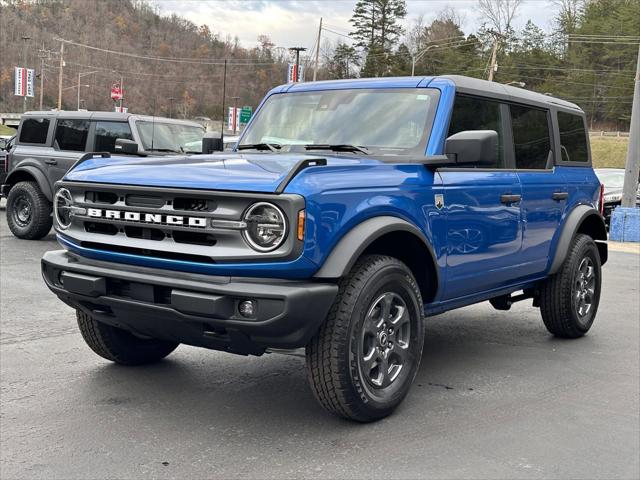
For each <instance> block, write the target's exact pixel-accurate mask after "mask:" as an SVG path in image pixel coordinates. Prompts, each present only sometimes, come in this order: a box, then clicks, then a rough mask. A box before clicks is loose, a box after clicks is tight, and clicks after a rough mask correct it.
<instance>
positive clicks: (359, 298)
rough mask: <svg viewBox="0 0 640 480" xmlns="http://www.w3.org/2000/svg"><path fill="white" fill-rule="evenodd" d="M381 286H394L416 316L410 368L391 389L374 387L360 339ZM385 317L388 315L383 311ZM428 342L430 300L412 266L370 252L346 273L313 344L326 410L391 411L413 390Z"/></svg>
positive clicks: (312, 362)
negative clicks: (426, 309)
mask: <svg viewBox="0 0 640 480" xmlns="http://www.w3.org/2000/svg"><path fill="white" fill-rule="evenodd" d="M381 292H393V293H392V295H395V296H396V297H399V298H401V301H403V302H404V304H405V306H406V311H407V312H408V313H409V316H410V320H409V324H410V330H409V332H410V333H409V336H410V341H409V343H408V349H407V352H408V354H407V360H406V367H405V365H404V364H403V367H402V368H406V370H405V371H404V372H403V371H402V370H401V373H400V374H399V375H398V376H397V377H396V379H395V380H394V381H393V383H391V385H390V386H387V389H391V387H393V389H392V390H389V391H387V392H386V393H384V391H376V390H375V388H372V386H371V385H370V383H369V380H368V378H367V377H366V375H365V373H363V372H364V371H365V370H362V369H361V368H364V367H361V364H360V363H359V360H358V359H359V358H360V357H359V356H358V355H359V354H358V345H359V342H361V340H360V339H361V338H364V337H361V335H365V334H364V333H363V329H364V328H365V324H364V322H365V320H367V318H370V315H369V314H370V312H371V310H370V309H371V308H373V307H372V305H374V304H375V302H376V298H382V297H379V296H380V295H381ZM385 295H386V293H382V296H383V297H384V296H385ZM381 308H382V307H381ZM397 311H398V310H396V312H397ZM380 312H382V310H380ZM380 317H381V318H383V317H382V314H381V315H380ZM406 321H407V320H405V322H406ZM399 338H400V337H396V340H398V339H399ZM398 343H399V341H397V342H396V345H395V346H396V347H397V344H398ZM360 344H361V343H360ZM423 344H424V306H423V303H422V297H421V295H420V289H419V288H418V285H417V283H416V281H415V279H414V277H413V275H412V273H411V271H410V270H409V268H407V266H406V265H405V264H404V263H402V262H401V261H399V260H397V259H395V258H392V257H389V256H383V255H366V256H364V257H362V258H361V259H359V260H358V261H357V262H356V264H355V265H354V267H353V268H352V269H351V272H350V273H349V274H348V275H347V276H346V277H344V278H342V279H341V281H340V284H339V291H338V295H337V297H336V300H335V301H334V304H333V306H332V308H331V310H330V311H329V314H328V316H327V319H326V321H325V322H324V324H323V325H322V326H321V328H320V330H319V331H318V333H317V334H316V335H315V336H314V337H313V339H312V340H311V341H310V343H309V344H308V345H307V348H306V361H307V375H308V380H309V384H310V386H311V390H312V391H313V394H314V395H315V397H316V399H317V400H318V402H319V403H320V404H321V405H322V406H323V407H324V408H325V409H326V410H328V411H329V412H331V413H334V414H336V415H338V416H341V417H344V418H347V419H350V420H355V421H359V422H370V421H374V420H378V419H380V418H383V417H386V416H387V415H389V414H391V413H392V412H393V410H394V409H395V408H396V407H397V406H398V405H399V404H400V403H401V402H402V400H403V399H404V397H405V396H406V395H407V393H408V392H409V389H410V387H411V383H412V382H413V379H414V378H415V375H416V373H417V371H418V367H419V365H420V359H421V356H422V348H423ZM395 382H398V383H395Z"/></svg>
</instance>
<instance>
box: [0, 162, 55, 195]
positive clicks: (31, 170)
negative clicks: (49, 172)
mask: <svg viewBox="0 0 640 480" xmlns="http://www.w3.org/2000/svg"><path fill="white" fill-rule="evenodd" d="M21 172H22V173H26V174H28V175H30V176H32V177H33V178H34V179H35V181H36V183H37V184H38V187H40V190H41V191H42V193H43V194H44V196H45V197H47V200H49V201H50V202H51V201H52V200H53V192H52V191H51V186H50V185H49V181H48V180H47V177H46V176H45V174H44V173H42V171H41V170H40V169H38V168H37V167H34V166H32V165H22V166H20V167H18V168H16V169H15V170H13V171H12V172H11V173H10V174H9V176H8V177H7V180H6V181H5V182H6V183H7V184H11V185H13V184H15V183H17V182H18V181H20V180H14V179H16V177H18V176H19V174H20V173H21Z"/></svg>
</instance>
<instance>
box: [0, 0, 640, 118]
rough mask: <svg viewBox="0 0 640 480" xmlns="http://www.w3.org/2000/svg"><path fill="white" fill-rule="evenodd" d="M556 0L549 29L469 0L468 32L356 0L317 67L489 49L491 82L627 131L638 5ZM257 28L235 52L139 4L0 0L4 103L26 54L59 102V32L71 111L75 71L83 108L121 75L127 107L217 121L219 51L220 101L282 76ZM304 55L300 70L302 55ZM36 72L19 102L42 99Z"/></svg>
mask: <svg viewBox="0 0 640 480" xmlns="http://www.w3.org/2000/svg"><path fill="white" fill-rule="evenodd" d="M552 1H553V3H554V4H555V6H556V7H557V11H558V14H557V16H556V18H555V22H554V25H553V29H552V30H551V31H544V30H542V29H541V28H540V27H539V26H537V25H535V24H534V23H533V22H531V21H528V22H526V23H525V26H524V27H523V28H522V29H519V30H516V29H515V28H514V26H513V19H514V18H516V17H517V16H518V15H519V8H520V7H521V4H522V0H478V11H479V12H481V16H482V23H481V24H480V25H479V26H478V27H477V28H475V29H474V31H473V32H465V31H464V30H463V27H462V25H463V24H464V22H463V18H461V17H460V15H459V13H458V12H457V11H456V10H455V3H453V4H452V5H453V7H450V8H447V9H445V10H443V11H441V12H439V14H438V15H437V16H436V18H435V19H434V20H432V21H431V22H430V23H425V22H424V20H423V18H417V19H415V18H412V19H411V20H408V17H407V5H406V2H405V1H404V0H357V1H354V11H353V16H352V18H351V22H350V25H351V28H350V31H348V32H347V31H345V32H344V34H343V35H342V36H341V37H339V38H340V39H339V41H337V42H335V41H333V40H335V38H336V37H335V36H333V37H331V38H328V37H327V36H325V37H324V38H325V40H324V41H323V43H322V44H321V45H322V48H321V51H322V58H321V60H322V61H321V64H320V68H319V70H318V72H317V77H318V79H319V80H322V79H336V78H353V77H369V76H392V75H410V74H411V71H412V67H413V66H415V74H416V75H437V74H446V73H449V74H463V75H469V76H474V77H479V78H487V77H488V74H489V66H490V61H491V56H492V51H493V49H494V47H495V50H496V60H497V62H496V63H497V69H496V70H495V71H494V81H497V82H501V83H510V82H514V83H516V84H522V83H523V84H524V88H527V89H530V90H534V91H538V92H542V93H550V94H552V95H555V96H559V97H562V98H566V99H568V100H571V101H574V102H575V103H577V104H579V105H580V106H581V107H582V108H583V109H584V110H585V111H586V112H587V116H588V119H589V122H590V124H591V126H592V127H593V128H595V129H612V130H628V128H629V121H630V112H631V99H632V95H633V79H634V72H635V62H636V58H637V54H638V43H639V42H640V1H638V0H552ZM310 28H311V26H310ZM313 28H316V27H315V26H313ZM267 34H268V32H265V34H263V35H261V36H260V37H259V38H258V39H256V40H257V41H256V45H255V46H254V47H252V48H245V47H243V46H241V45H239V43H238V41H237V39H232V38H224V39H223V38H220V36H219V34H217V33H216V32H214V31H212V30H211V29H210V28H209V27H208V26H206V25H196V24H194V23H192V22H190V21H188V20H186V19H184V18H182V17H180V16H177V15H171V16H163V15H161V14H160V13H159V11H158V10H157V9H156V8H154V7H153V6H151V5H150V4H149V3H147V1H145V0H105V1H95V2H93V1H91V2H90V1H87V0H0V52H1V58H2V62H1V63H0V110H1V111H22V100H21V98H19V97H15V96H14V95H13V68H14V66H15V65H18V64H22V63H23V62H22V61H21V58H22V56H23V54H24V52H26V55H27V64H28V66H29V67H30V68H36V71H37V72H38V74H39V73H40V65H41V62H42V63H43V65H44V72H43V73H44V98H43V105H44V108H54V107H55V106H56V102H57V94H58V75H59V71H60V70H59V69H60V53H59V52H60V45H61V42H60V41H59V39H64V40H67V41H68V42H70V43H65V47H64V48H65V50H64V63H65V65H64V68H63V83H64V91H63V108H67V109H75V108H76V107H77V102H78V95H77V93H78V89H77V84H78V74H82V78H81V81H80V84H81V85H85V84H86V85H90V86H89V87H81V95H80V97H81V98H80V99H81V105H80V106H81V107H82V108H87V109H93V110H111V109H112V108H113V102H112V101H111V100H110V98H109V90H110V88H111V85H112V84H113V83H115V82H118V81H120V79H121V78H122V80H123V82H124V89H125V102H124V103H125V106H127V107H129V108H130V111H134V112H139V113H148V114H150V113H154V112H155V113H156V114H158V115H169V114H172V115H173V116H178V117H184V118H193V117H196V116H208V117H211V118H220V115H221V103H222V82H223V72H224V68H225V66H224V64H225V60H226V63H227V95H226V103H227V105H228V104H229V103H230V102H231V100H230V99H231V98H233V97H239V103H240V104H242V105H252V106H254V107H255V106H257V104H258V102H259V101H260V99H261V98H262V96H263V95H264V94H265V93H266V92H267V91H268V90H269V89H270V88H272V87H273V86H275V85H278V84H281V83H284V82H285V81H286V72H287V63H288V62H289V61H291V54H290V52H288V51H287V50H286V49H284V48H279V47H276V46H275V45H274V44H273V43H272V42H271V40H270V38H269V36H268V35H267ZM345 36H346V37H348V38H345ZM23 37H29V38H28V40H23ZM25 47H26V48H25ZM89 47H91V48H89ZM308 53H310V52H308ZM413 59H415V65H414V62H413ZM304 62H305V63H306V66H307V79H310V77H311V66H312V62H309V57H305V58H304ZM89 72H93V73H90V74H89ZM84 74H87V75H84ZM39 82H40V78H38V79H37V81H36V92H37V94H36V98H35V99H30V100H29V104H28V108H29V109H35V108H37V107H38V95H39Z"/></svg>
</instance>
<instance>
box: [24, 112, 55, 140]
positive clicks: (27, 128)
mask: <svg viewBox="0 0 640 480" xmlns="http://www.w3.org/2000/svg"><path fill="white" fill-rule="evenodd" d="M49 123H50V122H49V119H48V118H27V119H26V120H24V121H23V122H22V128H21V130H20V143H36V144H45V143H46V142H47V132H48V131H49Z"/></svg>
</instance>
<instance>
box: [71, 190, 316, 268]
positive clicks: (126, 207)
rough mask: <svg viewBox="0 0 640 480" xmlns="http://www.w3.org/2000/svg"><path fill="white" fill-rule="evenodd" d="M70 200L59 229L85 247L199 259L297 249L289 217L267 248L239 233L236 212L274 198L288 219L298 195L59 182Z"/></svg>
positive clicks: (264, 257) (299, 205)
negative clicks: (68, 217) (65, 223)
mask: <svg viewBox="0 0 640 480" xmlns="http://www.w3.org/2000/svg"><path fill="white" fill-rule="evenodd" d="M61 186H63V187H64V188H67V189H68V190H69V191H70V192H71V195H72V196H73V199H74V202H75V204H76V206H78V207H82V208H84V209H85V213H84V214H81V215H80V214H77V213H76V214H75V216H74V217H73V221H72V223H71V226H70V227H69V228H67V229H65V230H64V231H63V232H62V233H63V234H64V235H65V236H66V237H69V238H70V239H71V240H73V241H75V242H76V243H78V244H80V245H82V246H85V247H87V248H92V249H98V250H104V251H112V252H119V253H128V254H134V255H141V256H145V257H156V258H163V259H172V260H184V261H193V262H199V263H209V264H211V263H220V262H236V261H243V260H251V261H271V260H272V259H274V258H284V257H293V256H294V255H296V256H297V255H299V254H300V253H301V251H302V242H300V241H298V240H297V239H296V237H295V235H293V234H292V232H294V225H293V224H292V223H291V220H290V225H291V229H290V232H289V237H288V238H287V240H286V241H285V242H284V244H283V245H282V246H281V247H279V248H278V249H277V250H275V251H273V252H268V253H263V252H257V251H255V250H253V249H252V248H251V247H250V246H249V245H248V244H247V243H246V242H245V240H244V238H243V235H242V230H241V229H242V228H243V222H241V220H242V216H243V213H244V212H245V211H246V210H247V208H248V207H249V206H250V205H252V204H253V203H255V202H259V201H268V202H272V203H274V204H276V205H277V206H278V207H279V208H280V209H281V210H282V211H283V212H284V213H285V215H286V216H287V218H289V219H297V218H298V212H299V211H300V210H302V209H304V200H303V198H302V197H300V196H298V195H287V194H279V195H275V194H262V193H239V192H220V191H211V192H209V191H200V190H188V189H160V188H152V187H128V186H121V185H107V184H104V185H103V184H95V183H80V182H62V185H61Z"/></svg>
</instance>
